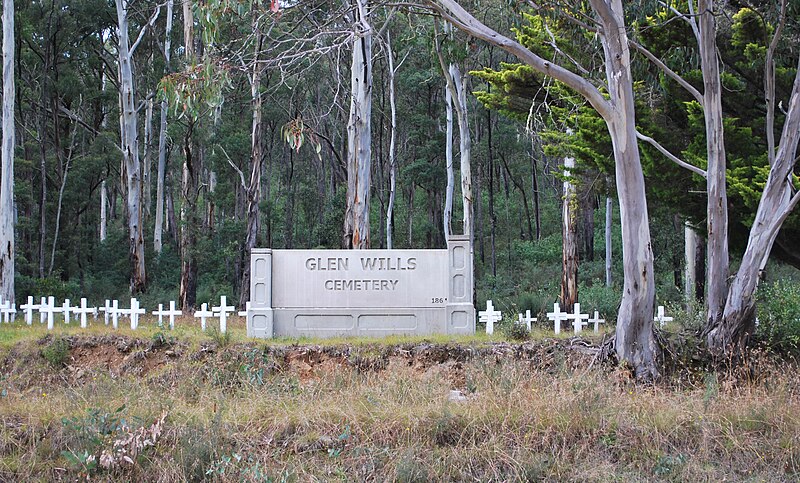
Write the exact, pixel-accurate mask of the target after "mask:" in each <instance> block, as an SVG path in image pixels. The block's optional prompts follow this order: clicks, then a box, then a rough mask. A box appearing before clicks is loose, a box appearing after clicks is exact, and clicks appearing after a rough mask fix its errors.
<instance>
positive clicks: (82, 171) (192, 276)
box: [14, 0, 800, 318]
mask: <svg viewBox="0 0 800 483" xmlns="http://www.w3.org/2000/svg"><path fill="white" fill-rule="evenodd" d="M651 3H652V2H651ZM125 5H126V7H127V8H126V11H127V19H126V20H127V21H128V22H129V27H128V28H127V29H126V30H128V31H129V34H128V35H129V36H130V38H129V39H128V40H126V42H127V43H128V44H129V48H130V50H132V51H133V54H132V62H131V67H132V68H131V80H132V86H133V92H134V96H133V104H132V106H133V108H134V109H135V113H134V117H135V118H136V119H137V123H136V124H134V128H135V130H136V131H135V132H136V135H137V138H138V139H137V141H138V148H137V152H138V155H139V157H140V159H141V165H142V167H143V168H142V173H143V174H142V191H141V204H140V209H141V212H142V223H141V225H142V227H143V228H142V234H143V240H142V241H143V243H142V245H143V248H144V252H143V256H142V257H141V258H142V261H143V266H144V270H143V273H146V277H145V278H144V279H143V280H140V281H137V282H134V281H133V278H134V277H133V273H132V272H133V271H135V270H132V263H131V257H130V250H129V249H130V245H129V240H128V238H129V235H130V230H129V225H128V223H129V218H130V217H129V216H128V215H129V211H130V208H129V206H130V205H129V204H128V203H126V199H128V196H127V195H128V182H127V178H126V176H127V174H128V173H127V172H126V166H125V163H124V162H123V156H122V153H121V151H120V148H121V147H122V145H123V144H124V139H122V138H121V137H120V133H121V129H120V123H121V122H122V123H124V122H125V121H124V119H123V118H124V116H121V115H120V90H121V89H122V88H123V86H122V82H121V79H122V77H121V76H120V75H119V74H120V69H119V66H120V60H119V59H120V50H121V48H120V37H121V36H120V32H121V30H119V29H118V26H119V25H120V17H119V16H118V9H116V8H115V5H114V4H113V3H109V2H106V1H99V0H88V1H70V2H66V1H47V0H45V1H37V2H31V3H26V2H17V5H16V30H15V44H16V45H15V47H16V52H17V56H16V69H15V70H16V81H17V91H16V102H15V106H16V111H15V123H16V132H17V142H16V151H15V168H16V169H15V179H14V182H15V183H14V196H15V218H16V233H15V235H16V241H17V245H16V246H17V251H16V283H15V285H16V294H17V298H18V299H20V300H21V299H22V297H24V296H27V295H29V294H34V295H45V294H48V295H55V296H57V297H70V298H78V297H79V296H87V297H89V298H91V299H94V300H102V299H104V298H112V297H113V298H119V297H124V296H125V295H126V294H127V293H129V292H130V291H131V290H133V291H134V292H143V293H142V295H141V297H142V299H143V304H145V305H147V304H150V305H153V304H154V303H158V302H163V301H164V300H168V299H178V300H180V301H181V303H182V306H184V307H187V308H188V307H193V306H195V305H197V304H199V303H202V302H208V301H211V300H212V299H214V298H216V297H217V296H218V295H221V294H228V295H233V296H236V297H237V298H240V299H241V298H242V296H243V295H244V299H246V294H243V290H242V281H243V280H246V276H247V274H246V270H247V266H248V263H247V261H248V259H249V257H248V249H249V248H250V247H252V246H265V247H273V248H337V247H340V246H342V240H343V226H344V225H345V212H346V209H347V206H346V191H347V182H348V154H347V153H348V147H347V143H348V132H347V127H348V117H349V114H350V109H349V103H350V99H351V96H352V94H351V89H352V82H351V80H350V79H351V73H352V70H353V67H352V64H351V54H352V50H353V39H354V38H355V37H354V34H353V32H354V30H353V24H354V15H356V16H357V14H355V13H354V12H357V10H358V9H357V8H356V9H354V8H353V6H351V5H341V6H340V5H333V4H328V3H325V2H301V3H297V4H282V3H278V2H272V3H271V4H267V3H261V2H255V3H244V2H243V3H238V2H225V1H218V0H214V1H209V2H188V1H187V2H185V3H178V4H175V5H173V4H172V2H166V3H158V2H154V1H149V0H137V1H134V2H130V3H129V4H125ZM410 7H411V8H410V9H398V8H396V7H394V6H384V5H380V4H371V5H370V20H371V23H372V27H373V34H372V36H373V41H374V44H373V49H372V52H371V58H372V59H373V65H372V69H373V70H372V73H371V76H372V85H371V89H372V108H371V110H370V112H371V128H369V129H370V132H371V136H370V138H371V150H372V155H371V164H370V165H369V166H368V169H369V172H370V175H371V178H372V184H371V187H370V191H369V200H370V203H369V205H368V212H369V221H370V226H371V229H370V232H369V234H370V246H371V247H372V248H384V247H386V246H387V244H388V239H389V235H388V233H387V232H388V229H389V227H391V229H392V236H391V239H392V246H394V247H395V248H441V247H443V246H444V244H445V237H446V230H447V229H448V226H449V224H448V223H446V222H445V219H446V218H447V216H448V215H447V214H446V213H447V210H445V209H444V207H445V205H446V198H447V191H448V190H447V186H448V173H447V170H446V166H447V164H448V163H447V149H446V144H447V143H446V139H447V137H448V136H449V137H451V139H452V138H453V131H452V130H450V131H449V130H448V114H447V105H448V97H449V96H448V94H447V88H446V86H447V83H448V78H449V80H450V82H451V83H457V84H460V86H461V87H462V89H464V90H466V91H470V92H474V93H475V94H476V95H475V96H473V95H467V96H465V104H463V105H461V106H459V107H458V108H457V111H458V110H459V109H462V112H463V114H464V116H465V120H466V121H468V125H469V131H468V132H469V138H470V144H471V146H470V149H469V154H470V157H469V160H468V162H469V166H471V180H472V199H473V200H474V207H473V210H474V236H475V262H476V281H477V295H478V296H477V304H478V305H479V306H480V305H482V304H483V302H484V301H485V300H486V299H489V298H491V299H493V300H494V301H495V305H496V306H498V307H499V308H500V309H501V310H504V311H506V312H515V311H516V310H517V309H521V310H525V309H532V310H533V311H536V312H543V311H544V310H545V309H547V308H548V307H549V306H551V304H552V303H553V302H554V301H556V300H557V299H558V297H559V293H560V290H561V289H560V284H561V277H562V206H561V205H562V201H563V199H562V198H563V194H562V186H563V182H564V180H565V178H564V176H563V162H564V158H566V157H573V158H576V160H577V163H578V167H577V168H576V169H575V170H574V173H573V175H572V176H570V177H569V181H572V182H573V183H574V184H575V185H576V187H577V188H576V195H575V199H574V203H575V205H577V206H576V207H575V208H577V209H576V210H575V212H576V213H577V215H576V219H575V222H576V227H575V228H576V232H577V234H578V247H579V260H580V263H579V274H580V275H579V284H578V298H579V300H580V301H581V302H582V304H583V306H584V307H591V308H596V309H597V310H599V311H600V312H601V313H602V314H603V315H605V316H606V317H609V318H613V317H614V316H615V314H616V310H617V306H618V305H619V299H620V292H621V282H622V267H621V256H619V254H620V253H621V249H622V247H621V239H620V233H619V221H618V217H617V214H618V212H617V211H616V210H613V208H612V215H613V216H612V218H611V225H610V233H609V236H608V238H607V237H606V233H607V232H606V227H605V222H606V216H605V215H606V210H608V207H609V206H611V207H615V206H616V195H615V186H614V181H613V178H614V177H613V158H612V153H611V145H610V140H609V138H608V133H607V132H606V131H605V126H604V125H603V122H602V120H601V119H600V118H599V116H598V115H597V114H596V113H595V112H594V110H592V108H591V107H590V106H589V105H588V104H587V103H586V102H585V101H583V100H582V99H580V98H578V97H577V96H575V95H574V94H572V93H571V92H570V91H568V90H566V89H565V88H564V87H563V85H561V84H559V83H556V82H553V81H548V80H547V79H545V78H543V77H541V76H538V75H535V74H533V72H532V71H531V70H530V69H528V68H526V67H523V66H520V65H517V64H515V62H516V60H515V59H514V58H511V57H510V56H509V55H508V54H507V53H505V52H503V51H501V50H499V49H497V48H495V47H492V46H489V45H486V44H484V43H482V42H479V41H476V40H475V39H472V38H468V37H466V36H464V35H463V34H460V33H456V32H453V31H452V30H451V29H449V28H447V26H446V25H443V24H439V25H438V28H437V27H436V26H435V25H434V24H435V23H437V22H438V21H437V20H435V19H434V18H433V17H432V16H430V15H429V14H428V13H427V11H423V10H420V9H418V8H415V7H414V6H410ZM520 8H521V6H519V5H512V6H509V5H506V4H503V3H489V4H483V5H481V6H480V8H476V9H473V11H480V12H481V15H482V17H483V20H484V21H485V22H487V23H489V24H491V25H492V26H493V27H494V28H496V29H498V30H500V31H510V30H514V29H516V30H515V32H516V33H517V34H518V38H519V39H520V41H521V42H522V43H525V44H526V46H530V47H529V48H536V49H538V51H539V52H540V53H541V54H542V55H543V56H545V57H547V56H550V57H560V58H569V59H574V60H576V62H575V63H576V65H581V66H585V69H586V72H587V73H596V72H599V73H598V74H597V75H598V76H602V72H601V71H599V70H598V69H599V66H600V65H601V64H602V59H601V58H599V57H602V55H600V56H599V57H598V41H597V39H596V36H593V35H591V34H587V33H586V32H581V31H580V30H577V29H575V28H574V26H572V25H570V24H569V23H568V22H566V21H564V20H563V18H560V17H559V16H558V15H557V14H556V13H553V14H552V15H547V14H543V15H538V16H526V15H523V14H522V13H523V12H522V10H521V9H520ZM775 8H776V6H774V5H769V6H761V8H753V7H752V6H750V5H747V4H746V2H729V3H728V4H726V5H725V7H724V9H723V12H724V15H720V16H719V18H718V23H719V30H718V32H719V34H718V38H717V42H718V46H719V55H720V58H721V61H722V64H723V75H722V80H723V87H724V88H725V90H726V96H725V98H724V99H725V101H724V105H723V107H724V111H725V114H726V117H725V135H726V136H725V139H726V144H725V148H726V150H727V152H728V167H727V168H728V170H727V175H728V183H729V210H730V216H731V224H730V228H729V234H730V238H731V243H732V251H733V252H741V251H742V250H743V249H744V243H745V241H746V238H747V230H748V228H749V225H750V224H751V223H752V220H753V216H754V212H755V207H756V205H757V203H758V196H759V189H760V187H761V186H763V185H764V182H765V179H766V173H767V171H768V160H767V158H766V156H765V155H763V152H764V147H765V146H766V139H765V136H764V135H763V134H762V133H764V132H765V129H766V128H765V109H764V106H763V95H762V94H761V91H762V90H763V71H764V66H763V53H764V51H765V49H766V46H767V44H768V41H769V37H770V35H769V34H770V33H771V32H773V31H774V29H775V26H774V22H771V19H772V18H773V17H774V15H775ZM788 8H789V14H788V15H787V16H786V18H789V19H792V18H797V17H796V16H793V15H792V12H795V13H796V10H797V8H798V5H796V4H795V2H789V4H788ZM627 14H628V15H629V16H630V21H629V23H630V29H631V36H632V37H635V38H636V39H637V40H638V41H639V42H641V43H642V44H644V45H646V46H647V47H648V48H649V49H650V50H651V51H652V52H654V53H656V54H657V55H658V56H659V58H661V59H663V60H664V61H665V62H668V63H669V64H670V65H672V66H673V68H675V69H676V70H680V71H681V72H682V73H683V75H684V77H685V78H687V79H688V80H689V81H690V82H694V83H698V82H701V73H700V71H699V70H698V69H699V67H698V62H699V61H698V58H697V53H696V52H695V51H694V50H693V48H692V45H691V43H690V34H689V32H688V27H687V26H686V25H684V24H683V23H681V22H676V21H674V17H672V16H671V15H670V10H669V8H666V7H664V6H660V7H659V6H658V5H657V4H656V3H653V4H652V5H651V4H650V3H648V2H633V3H631V4H630V5H629V6H628V12H627ZM771 15H772V16H773V17H771ZM168 19H169V21H168ZM173 23H174V24H175V25H174V28H173V25H172V24H173ZM785 29H786V32H787V34H786V36H787V38H789V39H795V40H796V38H797V25H794V24H793V23H792V21H790V22H788V23H787V26H786V27H785ZM797 48H798V42H796V41H795V42H792V41H787V42H782V43H781V45H780V46H779V48H778V50H777V55H776V60H777V69H776V70H777V72H776V74H777V75H776V85H777V87H776V90H777V92H778V95H779V99H780V98H781V97H780V95H781V94H783V96H784V97H785V95H786V94H788V93H789V91H791V81H792V79H793V78H794V73H795V63H794V60H795V59H796V58H797ZM759 59H761V60H759ZM446 64H447V65H450V66H453V65H455V66H457V69H456V72H459V73H463V76H459V75H456V76H455V77H454V76H452V74H450V73H451V72H452V70H451V69H445V68H444V67H445V65H446ZM632 71H633V73H634V78H635V79H636V85H635V87H636V89H635V93H636V96H637V103H638V104H637V115H638V116H639V117H638V118H637V124H638V126H639V129H640V130H641V131H642V132H644V133H645V134H647V135H650V136H652V137H653V138H655V139H658V140H659V141H660V142H661V144H662V145H663V146H665V147H666V148H667V149H668V150H669V151H671V152H672V153H678V154H679V155H680V156H681V157H682V158H684V159H687V160H689V161H691V162H693V163H694V164H696V165H698V166H701V167H704V166H705V156H706V153H705V131H704V126H703V118H702V112H700V110H699V108H698V106H697V105H696V103H693V101H692V99H691V97H690V95H689V94H687V93H685V92H683V91H681V90H679V89H678V87H677V86H675V85H673V84H672V83H670V81H669V80H668V79H666V78H665V76H664V75H663V74H662V73H661V72H660V71H659V70H658V69H657V68H654V67H653V66H652V64H650V63H649V62H648V61H647V59H646V58H644V56H641V55H636V54H634V56H633V64H632ZM445 72H447V73H448V74H450V75H449V77H448V76H447V75H445ZM468 72H472V74H469V75H468V74H467V73H468ZM393 103H394V105H395V109H396V114H395V116H394V118H395V119H396V123H395V129H394V130H393V129H392V124H393V122H392V118H393V116H392V104H393ZM487 107H488V108H487ZM459 114H461V112H459ZM780 115H781V113H780V112H779V113H778V116H780ZM259 116H260V119H259V121H258V122H256V121H255V120H256V117H259ZM449 118H450V121H449V124H450V125H451V126H452V125H453V121H452V114H451V115H450V117H449ZM122 132H124V130H122ZM392 134H394V136H392ZM392 145H393V146H392ZM454 149H455V151H456V152H457V153H458V154H461V152H463V151H464V145H463V144H461V145H460V148H459V142H458V140H456V143H455V146H454ZM642 156H643V164H644V170H645V176H646V187H647V196H648V203H649V211H650V216H651V218H650V223H651V232H652V236H653V247H652V248H653V252H654V256H655V273H656V287H657V301H658V303H667V302H672V303H676V304H677V303H678V302H683V301H684V300H685V299H686V293H687V291H693V292H694V293H693V294H691V297H689V298H692V299H693V298H702V294H703V269H702V261H703V253H702V244H703V243H702V239H701V240H700V241H698V242H697V245H696V246H695V247H694V249H693V251H692V253H694V254H695V257H696V260H697V261H699V262H700V263H699V264H698V265H699V266H698V267H697V273H698V274H699V276H697V277H696V283H693V284H691V285H692V286H693V290H692V289H689V288H688V287H687V285H686V283H685V280H684V277H685V273H686V271H685V268H686V266H685V265H686V262H685V261H686V257H685V250H684V239H685V224H687V223H688V224H689V225H690V226H691V227H692V228H693V229H694V230H696V231H697V232H699V234H700V236H701V237H702V235H703V230H704V228H705V219H704V217H705V202H706V198H705V192H704V190H705V182H704V180H702V178H701V177H699V176H697V175H696V174H693V173H692V172H690V171H687V170H684V169H682V168H680V167H678V166H677V165H675V164H673V163H672V162H671V161H669V160H668V159H667V158H665V157H664V156H663V155H662V154H661V153H660V152H658V151H657V150H656V149H655V148H652V147H650V146H646V145H642ZM393 166H396V170H393V169H392V168H393ZM454 171H455V174H456V177H458V175H459V174H460V172H459V166H458V164H457V163H456V165H455V166H454ZM393 172H394V173H395V174H394V176H393ZM393 183H394V186H395V189H394V196H392V186H393ZM159 187H160V189H159ZM454 189H455V194H456V196H454V198H455V200H456V202H455V203H454V205H453V211H454V213H453V214H452V215H451V216H454V217H455V218H456V219H460V218H461V217H462V215H463V205H462V204H461V203H459V201H458V200H460V199H461V198H460V194H461V192H460V190H461V186H460V185H459V184H458V183H455V186H454ZM159 191H161V192H162V195H161V196H160V195H159ZM390 198H393V199H394V202H393V203H394V206H393V208H392V210H391V213H390V210H389V204H390ZM607 198H610V199H612V200H614V201H612V203H611V204H608V203H607V201H606V200H607ZM251 210H256V213H257V216H256V217H255V219H256V223H255V226H253V223H252V222H251V223H248V219H250V220H252V219H253V217H252V216H248V215H249V213H250V212H251ZM388 220H391V223H387V221H388ZM799 223H800V219H799V218H798V216H797V214H794V215H792V216H790V217H789V219H788V220H787V221H786V223H785V224H784V227H783V229H782V230H781V233H780V234H779V236H778V238H777V240H776V245H775V249H774V251H773V258H774V261H775V263H772V264H771V265H770V266H769V267H768V270H766V272H765V277H766V283H767V286H768V290H764V291H762V293H763V294H767V295H768V296H767V297H766V298H765V299H764V300H765V301H768V302H772V303H773V306H774V308H775V309H776V310H777V309H786V307H787V305H786V301H787V300H789V301H791V300H794V304H795V305H800V302H797V298H798V297H797V294H798V293H799V292H800V289H798V282H797V280H798V278H800V276H799V275H798V272H797V270H796V269H794V268H792V266H794V267H798V266H800V251H799V250H798V248H797V243H796V242H793V241H794V240H797V239H798V238H797V234H798V233H797V230H798V229H800V224H799ZM160 227H163V234H160V233H158V232H159V229H160ZM454 232H459V230H458V229H455V230H454ZM159 240H161V241H160V242H159ZM609 241H610V244H611V253H612V264H611V266H610V269H611V270H610V277H609V276H607V274H606V268H605V260H604V254H605V253H606V245H607V244H608V243H609ZM777 281H780V282H779V283H777V285H776V284H775V283H776V282H777ZM607 282H608V283H607ZM245 288H246V285H245ZM790 305H791V304H790ZM676 307H677V305H676Z"/></svg>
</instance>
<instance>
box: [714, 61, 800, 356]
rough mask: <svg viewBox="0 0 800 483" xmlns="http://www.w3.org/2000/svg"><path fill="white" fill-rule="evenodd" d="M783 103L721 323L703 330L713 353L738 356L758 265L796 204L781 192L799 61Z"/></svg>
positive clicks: (751, 314)
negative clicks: (780, 124) (774, 149)
mask: <svg viewBox="0 0 800 483" xmlns="http://www.w3.org/2000/svg"><path fill="white" fill-rule="evenodd" d="M787 104H788V110H787V112H786V119H785V121H784V124H783V131H782V133H781V139H780V143H779V145H778V150H777V152H776V153H775V161H774V163H773V164H772V166H771V167H770V171H769V176H768V177H767V182H766V185H765V186H764V191H763V192H762V194H761V199H760V201H759V203H758V208H757V210H756V216H755V219H754V220H753V226H752V227H751V229H750V236H749V238H748V241H747V248H746V249H745V252H744V256H743V257H742V263H741V264H740V265H739V270H738V271H737V272H736V276H735V277H734V278H733V281H732V282H731V285H730V288H729V289H728V293H727V300H726V303H725V310H724V313H723V316H722V320H721V321H720V322H718V323H716V324H713V323H712V324H709V325H708V326H707V327H706V331H705V335H706V344H707V345H708V347H709V349H710V350H711V351H712V352H713V353H715V354H738V353H739V352H740V351H741V349H742V348H743V347H744V345H745V344H746V343H747V341H748V338H749V336H750V334H752V333H753V330H754V329H755V302H756V299H755V291H756V287H757V286H758V276H759V268H760V265H761V262H762V261H763V259H764V257H765V256H767V254H768V253H769V251H770V250H771V249H772V244H773V242H774V240H775V234H776V233H777V231H778V230H780V227H781V225H782V224H783V222H784V220H785V219H786V217H787V216H788V215H789V213H790V212H791V211H792V209H794V207H795V206H796V205H797V204H798V201H800V193H795V194H794V195H793V196H792V198H791V199H790V201H789V202H788V203H786V202H785V201H784V199H785V196H786V195H785V192H786V191H787V190H790V189H791V188H790V187H789V186H787V179H788V177H789V176H790V175H791V173H792V170H793V169H794V166H795V164H796V163H797V158H796V156H797V144H798V141H800V59H799V61H798V69H797V71H796V75H795V79H794V86H793V88H792V93H791V96H790V98H789V101H788V103H787Z"/></svg>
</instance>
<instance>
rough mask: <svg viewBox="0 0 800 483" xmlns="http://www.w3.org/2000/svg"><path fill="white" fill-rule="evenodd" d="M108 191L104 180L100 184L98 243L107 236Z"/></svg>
mask: <svg viewBox="0 0 800 483" xmlns="http://www.w3.org/2000/svg"><path fill="white" fill-rule="evenodd" d="M107 206H108V189H107V188H106V180H103V181H101V182H100V241H101V242H104V241H106V237H107V236H108V235H107V233H108V215H107V208H106V207H107Z"/></svg>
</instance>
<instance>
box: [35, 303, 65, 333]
mask: <svg viewBox="0 0 800 483" xmlns="http://www.w3.org/2000/svg"><path fill="white" fill-rule="evenodd" d="M39 310H40V311H41V312H42V313H45V314H47V330H53V325H54V324H53V321H54V319H55V314H56V313H60V312H61V308H60V307H56V299H55V297H47V303H46V304H44V305H43V306H42V308H40V309H39Z"/></svg>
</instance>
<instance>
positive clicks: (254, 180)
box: [239, 20, 264, 307]
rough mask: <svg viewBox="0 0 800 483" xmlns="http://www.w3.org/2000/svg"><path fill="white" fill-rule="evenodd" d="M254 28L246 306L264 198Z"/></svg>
mask: <svg viewBox="0 0 800 483" xmlns="http://www.w3.org/2000/svg"><path fill="white" fill-rule="evenodd" d="M253 31H254V32H256V37H257V38H256V46H255V48H256V52H255V62H253V67H252V69H253V70H252V73H251V74H250V102H251V103H252V106H253V118H252V124H251V131H250V183H249V184H247V185H244V179H243V177H242V185H243V186H242V187H243V188H244V192H245V196H246V198H247V235H246V237H245V244H244V259H243V262H244V263H243V266H242V284H241V286H240V288H239V305H240V306H242V307H244V306H245V305H246V303H247V302H248V301H249V300H250V252H251V251H252V250H253V248H255V246H256V244H257V243H258V234H259V231H260V226H261V215H260V213H259V208H258V205H259V202H260V201H261V161H262V158H263V156H262V153H261V131H262V128H261V118H262V104H261V103H262V99H261V75H262V70H263V67H262V66H261V64H260V63H259V56H260V54H261V49H262V46H263V42H264V36H263V35H262V34H261V32H260V30H259V26H258V22H257V20H254V21H253Z"/></svg>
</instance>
